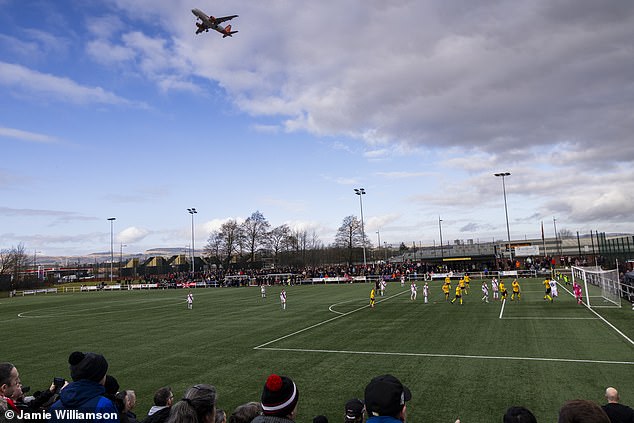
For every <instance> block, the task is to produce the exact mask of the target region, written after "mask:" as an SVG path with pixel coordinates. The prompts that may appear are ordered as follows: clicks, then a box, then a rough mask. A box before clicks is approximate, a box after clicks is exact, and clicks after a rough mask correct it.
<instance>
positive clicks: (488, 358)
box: [257, 347, 634, 366]
mask: <svg viewBox="0 0 634 423" xmlns="http://www.w3.org/2000/svg"><path fill="white" fill-rule="evenodd" d="M257 348H259V349H262V350H270V351H296V352H311V353H328V354H363V355H390V356H406V357H437V358H469V359H481V360H513V361H547V362H561V363H590V364H624V365H628V366H633V365H634V361H608V360H581V359H572V358H545V357H499V356H489V355H462V354H429V353H405V352H381V351H340V350H314V349H303V348H272V347H267V348H260V347H257Z"/></svg>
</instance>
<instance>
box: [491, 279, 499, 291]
mask: <svg viewBox="0 0 634 423" xmlns="http://www.w3.org/2000/svg"><path fill="white" fill-rule="evenodd" d="M491 289H493V292H498V280H497V279H493V280H492V281H491Z"/></svg>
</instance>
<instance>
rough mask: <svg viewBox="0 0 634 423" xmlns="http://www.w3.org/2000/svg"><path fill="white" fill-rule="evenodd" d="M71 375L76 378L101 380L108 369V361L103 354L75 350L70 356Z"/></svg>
mask: <svg viewBox="0 0 634 423" xmlns="http://www.w3.org/2000/svg"><path fill="white" fill-rule="evenodd" d="M68 364H70V377H71V378H72V379H73V380H74V381H77V380H83V379H87V380H92V381H93V382H101V379H103V377H104V376H105V375H106V372H107V371H108V362H107V361H106V359H105V357H104V356H103V355H101V354H96V353H91V352H88V353H83V352H79V351H75V352H73V353H71V355H70V357H68Z"/></svg>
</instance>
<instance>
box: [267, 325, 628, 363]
mask: <svg viewBox="0 0 634 423" xmlns="http://www.w3.org/2000/svg"><path fill="white" fill-rule="evenodd" d="M337 317H339V316H337ZM335 319H336V317H335ZM331 320H333V319H331ZM272 342H273V341H272ZM269 343H270V342H269ZM264 345H266V344H264ZM256 349H262V350H269V351H295V352H311V353H327V354H363V355H390V356H403V357H434V358H467V359H480V360H513V361H547V362H561V363H589V364H625V365H628V366H633V365H634V362H633V361H608V360H581V359H572V358H543V357H503V356H502V357H499V356H488V355H462V354H430V353H405V352H381V351H341V350H314V349H305V348H272V347H266V348H264V347H262V346H260V347H256Z"/></svg>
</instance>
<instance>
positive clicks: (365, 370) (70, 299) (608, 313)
mask: <svg viewBox="0 0 634 423" xmlns="http://www.w3.org/2000/svg"><path fill="white" fill-rule="evenodd" d="M509 282H510V281H507V285H510V283H509ZM520 282H521V284H522V299H521V302H519V303H518V302H517V301H513V302H511V301H507V302H506V303H505V304H504V305H502V303H500V302H493V301H492V302H491V303H489V304H485V303H482V302H481V301H480V297H481V292H480V284H481V281H479V280H473V281H472V282H471V292H470V293H469V295H465V296H464V304H463V305H458V304H453V305H452V304H449V303H446V302H445V301H444V297H443V295H442V292H441V290H440V284H441V282H440V281H434V282H433V283H432V284H431V285H430V286H431V297H430V303H429V304H423V300H422V292H421V291H422V290H421V289H420V287H421V283H420V282H419V283H418V285H419V293H418V294H419V297H418V299H417V300H416V301H414V302H412V301H410V295H409V287H408V285H407V284H406V286H405V287H404V288H402V287H401V286H400V284H399V283H392V282H390V283H389V284H388V288H387V291H386V294H385V296H384V297H378V302H377V306H376V307H375V308H374V309H370V308H369V307H368V306H367V305H368V295H369V291H370V288H371V286H370V285H369V284H342V285H328V286H324V285H310V286H292V287H286V290H287V293H288V306H287V310H286V311H282V310H281V308H280V305H279V297H278V294H279V291H280V289H281V288H280V287H269V288H268V291H267V298H266V299H262V298H260V290H259V288H256V287H249V288H207V289H197V290H193V292H194V296H195V301H194V307H193V310H187V309H186V304H185V296H186V294H187V291H186V290H183V289H179V290H161V291H142V292H140V291H134V292H132V291H125V292H84V293H74V294H47V295H41V296H40V295H38V296H36V297H17V298H3V299H0V319H2V321H3V322H4V337H3V338H4V339H3V341H2V348H1V350H0V351H1V353H0V361H11V362H13V363H14V364H15V365H16V366H17V367H18V370H19V371H20V373H21V378H22V381H23V383H24V385H30V386H31V389H32V391H33V390H38V389H43V388H45V387H47V386H48V384H50V381H51V380H52V378H53V377H54V376H62V377H66V378H68V377H69V376H68V366H67V361H66V360H67V358H68V355H69V353H70V352H71V351H74V350H80V351H95V352H100V353H103V354H104V355H105V356H106V358H107V359H108V361H109V363H110V369H109V373H110V374H112V375H114V376H115V377H116V378H117V379H118V380H119V383H120V385H121V388H122V389H134V390H135V391H136V392H137V397H138V405H137V408H136V409H135V410H134V411H136V413H137V415H138V417H139V419H141V418H143V417H145V414H146V413H147V410H148V408H149V407H150V406H151V401H152V396H153V393H154V391H155V390H156V389H157V388H159V387H161V386H164V385H170V386H172V388H173V389H174V392H175V395H176V398H179V397H180V395H181V393H182V391H183V390H184V389H185V388H186V387H187V386H189V385H192V384H195V383H211V384H213V385H215V386H216V387H217V388H218V392H219V400H218V406H219V407H221V408H223V409H225V410H227V411H228V412H229V413H230V412H231V410H233V408H235V407H236V406H237V405H239V404H242V403H245V402H247V401H252V400H259V397H260V393H261V388H262V386H263V384H264V381H265V379H266V377H267V376H268V375H269V374H270V373H272V372H276V373H279V374H285V375H288V376H290V377H292V378H293V379H294V380H295V381H296V383H297V385H298V387H299V392H300V400H299V410H298V419H297V420H298V422H311V421H312V418H313V416H315V415H318V414H325V415H326V416H327V417H328V418H329V420H330V421H331V422H338V421H341V419H342V413H343V405H344V404H345V402H346V401H347V400H348V399H350V398H354V397H360V398H363V389H364V387H365V385H366V384H367V382H368V381H369V380H370V379H371V378H372V377H374V376H376V375H380V374H384V373H392V374H394V375H395V376H397V377H398V378H399V379H401V381H402V382H403V383H404V384H405V385H407V386H408V387H409V388H410V390H411V391H412V400H411V401H410V402H409V403H408V416H409V418H408V420H409V421H411V422H451V423H453V422H454V421H455V419H456V418H458V417H459V418H460V419H461V421H462V422H496V421H501V416H502V414H503V413H504V411H505V410H506V408H507V407H509V406H511V405H524V406H527V407H528V408H530V409H531V410H532V411H533V412H534V413H535V415H536V416H537V419H538V421H540V422H548V421H556V420H557V417H556V416H557V411H558V409H559V407H560V406H561V405H562V404H563V402H564V401H566V400H569V399H576V398H584V399H590V400H594V401H597V402H599V403H602V402H603V398H602V395H603V392H604V389H605V388H606V387H607V386H615V387H616V388H617V389H618V390H619V392H620V393H621V399H622V402H624V403H626V404H629V405H634V343H633V341H632V339H634V311H633V310H632V309H631V307H630V306H627V305H624V307H623V308H621V309H614V308H593V309H592V310H589V309H588V308H586V307H585V306H580V305H577V304H576V302H575V301H574V299H573V298H572V296H571V295H570V293H569V292H568V291H567V290H566V288H565V287H560V289H559V298H557V299H556V300H555V301H554V302H553V303H550V302H547V301H544V300H543V289H542V285H541V280H538V279H522V280H521V281H520ZM454 283H455V282H454Z"/></svg>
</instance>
